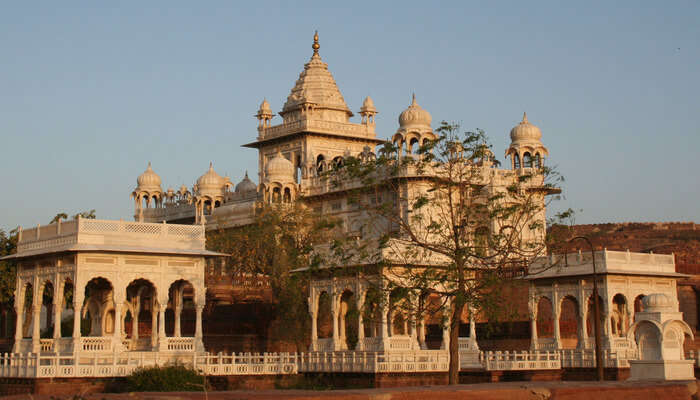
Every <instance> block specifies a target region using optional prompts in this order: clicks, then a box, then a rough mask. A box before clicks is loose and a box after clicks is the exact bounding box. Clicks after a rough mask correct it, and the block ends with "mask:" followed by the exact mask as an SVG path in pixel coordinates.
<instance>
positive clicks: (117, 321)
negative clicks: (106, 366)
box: [112, 300, 123, 352]
mask: <svg viewBox="0 0 700 400" xmlns="http://www.w3.org/2000/svg"><path fill="white" fill-rule="evenodd" d="M122 306H123V300H117V301H115V302H114V332H112V335H113V336H114V351H116V352H119V351H121V350H122Z"/></svg>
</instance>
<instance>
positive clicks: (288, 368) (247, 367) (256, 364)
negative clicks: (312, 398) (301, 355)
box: [194, 353, 298, 375]
mask: <svg viewBox="0 0 700 400" xmlns="http://www.w3.org/2000/svg"><path fill="white" fill-rule="evenodd" d="M194 359H195V365H194V367H195V368H196V369H197V370H198V371H200V372H201V373H203V374H205V375H283V374H296V373H297V372H298V369H297V355H296V354H290V353H263V354H257V353H244V354H228V355H227V354H222V353H219V354H216V355H212V354H208V353H207V354H205V355H197V356H195V358H194Z"/></svg>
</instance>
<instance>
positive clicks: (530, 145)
mask: <svg viewBox="0 0 700 400" xmlns="http://www.w3.org/2000/svg"><path fill="white" fill-rule="evenodd" d="M541 139H542V131H540V128H538V127H537V126H535V125H533V124H531V123H530V122H529V121H528V120H527V113H523V119H522V121H520V123H519V124H518V125H516V126H515V127H513V129H511V130H510V140H511V142H510V146H509V147H508V150H506V157H508V156H510V157H511V166H512V168H513V169H521V168H541V167H542V166H543V165H544V159H545V157H548V156H549V150H547V148H546V147H544V145H543V144H542V140H541Z"/></svg>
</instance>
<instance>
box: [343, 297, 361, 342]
mask: <svg viewBox="0 0 700 400" xmlns="http://www.w3.org/2000/svg"><path fill="white" fill-rule="evenodd" d="M358 317H359V312H358V309H357V301H356V300H355V294H354V293H353V292H352V291H351V290H347V289H346V290H345V291H343V294H342V295H341V296H340V315H339V316H338V318H339V319H338V328H339V329H338V331H339V332H340V340H341V341H344V342H345V344H346V346H347V348H348V349H350V350H352V349H354V348H355V346H356V345H357V340H358V339H357V332H358V330H357V329H358Z"/></svg>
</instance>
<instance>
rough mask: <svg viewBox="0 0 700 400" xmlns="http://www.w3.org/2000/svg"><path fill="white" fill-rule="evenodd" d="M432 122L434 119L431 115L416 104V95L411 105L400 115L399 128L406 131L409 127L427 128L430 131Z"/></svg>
mask: <svg viewBox="0 0 700 400" xmlns="http://www.w3.org/2000/svg"><path fill="white" fill-rule="evenodd" d="M432 120H433V117H432V116H431V115H430V113H429V112H427V111H425V110H424V109H423V107H421V106H419V105H418V103H417V102H416V95H415V94H414V95H413V101H412V102H411V105H410V106H408V108H407V109H405V110H404V111H403V112H402V113H401V115H399V126H400V128H404V129H407V128H409V127H422V128H425V127H427V128H428V129H430V123H431V122H432Z"/></svg>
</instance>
